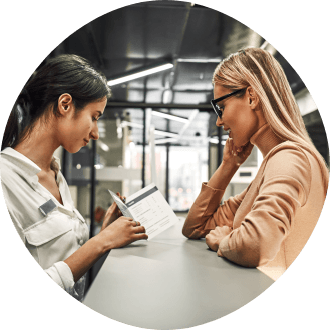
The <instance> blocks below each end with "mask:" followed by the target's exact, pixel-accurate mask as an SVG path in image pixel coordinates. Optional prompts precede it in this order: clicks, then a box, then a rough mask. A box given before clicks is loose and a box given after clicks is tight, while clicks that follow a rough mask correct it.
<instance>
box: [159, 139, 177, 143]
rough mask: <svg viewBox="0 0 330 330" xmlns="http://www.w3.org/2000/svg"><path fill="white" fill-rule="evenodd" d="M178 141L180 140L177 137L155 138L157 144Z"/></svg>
mask: <svg viewBox="0 0 330 330" xmlns="http://www.w3.org/2000/svg"><path fill="white" fill-rule="evenodd" d="M176 141H178V139H176V138H168V139H158V140H155V144H161V143H168V142H176Z"/></svg>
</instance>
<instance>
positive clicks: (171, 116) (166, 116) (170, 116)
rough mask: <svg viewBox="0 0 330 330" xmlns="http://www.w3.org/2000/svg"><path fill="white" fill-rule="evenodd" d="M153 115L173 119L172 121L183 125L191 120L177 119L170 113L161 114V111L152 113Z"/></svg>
mask: <svg viewBox="0 0 330 330" xmlns="http://www.w3.org/2000/svg"><path fill="white" fill-rule="evenodd" d="M151 114H152V115H154V116H158V117H162V118H166V119H171V120H176V121H179V122H181V123H187V122H189V119H186V118H182V117H177V116H174V115H171V114H168V113H164V112H159V111H154V110H153V111H151Z"/></svg>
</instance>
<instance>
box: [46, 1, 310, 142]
mask: <svg viewBox="0 0 330 330" xmlns="http://www.w3.org/2000/svg"><path fill="white" fill-rule="evenodd" d="M260 32H262V31H260ZM264 42H265V40H264V39H263V38H262V37H261V36H260V35H259V34H257V33H255V32H254V31H252V30H251V29H249V28H248V27H247V26H245V25H243V24H241V23H240V22H238V21H236V20H235V19H233V18H231V17H229V16H226V15H225V14H223V13H221V12H218V11H215V10H213V9H210V8H207V7H204V6H200V5H194V4H191V3H189V2H181V1H148V2H140V3H137V4H134V5H130V6H127V7H123V8H120V9H118V10H115V11H112V12H109V13H106V14H104V15H103V16H101V17H99V18H97V19H95V20H94V21H91V22H89V23H87V24H86V25H85V26H83V27H81V28H80V29H79V30H77V31H76V32H74V33H72V34H71V35H70V36H68V38H67V39H65V40H64V41H63V42H62V43H61V44H60V45H58V47H56V48H55V49H54V50H53V51H52V52H51V53H50V55H49V57H53V56H56V55H58V54H62V53H74V54H77V55H80V56H83V57H85V58H87V59H89V60H90V61H91V62H92V63H93V64H94V66H96V67H97V68H98V69H100V70H102V71H103V72H104V74H105V75H106V77H107V78H108V79H109V80H110V79H111V78H113V77H116V76H118V75H121V74H124V73H126V72H128V71H130V70H133V69H137V68H140V67H144V66H148V65H151V64H154V63H158V62H162V61H164V60H167V61H170V62H172V63H173V64H174V67H173V68H172V69H170V70H167V71H163V72H161V73H156V74H153V75H150V76H148V77H145V78H139V79H136V80H133V81H130V82H127V83H124V84H120V85H116V86H113V87H112V94H113V95H112V98H111V99H110V100H109V102H108V106H107V109H106V116H105V117H106V118H115V117H119V118H121V120H128V121H131V122H133V123H137V124H142V123H143V113H142V111H141V110H138V108H139V107H140V106H147V107H149V106H150V105H152V106H153V108H154V107H155V106H156V105H161V104H163V105H164V108H159V107H157V110H158V111H162V112H170V113H174V114H177V115H179V116H181V117H185V118H189V117H191V118H193V119H192V120H191V121H190V123H189V124H187V125H185V124H183V123H179V122H174V121H172V120H171V121H167V120H166V119H164V118H159V117H155V116H151V118H152V119H151V122H149V124H151V125H153V126H154V127H155V129H156V130H163V131H170V132H172V133H179V134H181V137H183V138H182V139H180V141H177V142H173V143H177V144H181V145H182V144H183V145H184V144H185V143H188V144H189V145H191V144H193V143H195V142H196V141H197V140H198V138H199V139H201V138H203V137H208V136H211V135H216V134H217V133H216V132H217V131H216V126H215V120H216V117H215V115H214V114H213V111H212V110H211V109H210V108H209V105H210V100H211V98H212V96H213V92H212V83H211V80H212V75H213V72H214V69H215V67H216V65H217V64H218V63H219V62H220V60H221V59H223V58H224V57H226V56H227V55H229V54H230V53H232V52H236V51H238V50H239V49H241V48H242V47H245V46H255V47H260V46H261V45H263V44H264ZM275 57H276V58H277V59H278V60H279V61H280V63H281V64H282V66H283V68H284V71H285V72H286V74H287V76H288V80H289V82H290V84H291V87H292V90H293V92H294V93H295V92H297V91H299V90H301V89H302V88H304V87H305V86H304V84H303V82H302V81H301V79H300V77H299V76H298V75H297V73H296V72H295V71H294V70H293V68H292V67H291V66H290V65H289V63H287V62H286V60H285V59H284V58H283V57H282V56H281V54H280V53H279V52H276V53H275ZM127 102H129V104H127ZM124 103H125V104H124ZM182 105H185V106H186V107H187V106H188V107H189V109H181V110H179V109H180V106H182ZM195 109H200V111H197V112H196V111H195V112H193V110H195ZM127 113H128V114H129V115H127ZM125 114H126V115H125ZM131 138H132V140H133V141H134V142H136V143H141V142H142V133H141V129H140V128H137V127H133V128H131ZM156 138H164V137H162V136H156ZM184 138H186V140H184ZM185 141H186V142H185ZM187 141H188V142H187ZM194 141H195V142H194ZM196 143H197V142H196Z"/></svg>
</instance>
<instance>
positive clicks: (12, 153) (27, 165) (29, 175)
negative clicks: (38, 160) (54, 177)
mask: <svg viewBox="0 0 330 330" xmlns="http://www.w3.org/2000/svg"><path fill="white" fill-rule="evenodd" d="M1 155H6V156H9V157H10V161H11V162H12V163H13V164H15V165H16V166H17V167H18V168H19V169H20V170H21V171H23V172H24V174H25V175H24V177H25V179H26V180H27V181H28V182H30V183H31V184H32V185H33V186H35V185H36V184H37V183H38V176H37V174H38V173H39V172H40V171H41V168H40V167H39V166H38V165H37V164H35V163H34V162H33V161H32V160H30V159H29V158H27V157H26V156H24V155H23V154H21V153H20V152H18V151H17V150H15V149H13V148H10V147H7V148H5V149H4V150H2V151H1ZM53 158H54V160H55V162H56V163H57V165H58V169H59V170H60V169H61V162H60V160H59V158H57V157H55V156H53Z"/></svg>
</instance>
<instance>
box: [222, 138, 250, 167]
mask: <svg viewBox="0 0 330 330" xmlns="http://www.w3.org/2000/svg"><path fill="white" fill-rule="evenodd" d="M252 149H253V144H252V143H251V142H250V141H249V142H248V143H247V144H246V145H245V146H242V147H236V146H235V145H234V142H233V139H232V138H228V139H227V141H226V144H225V147H224V149H223V159H222V161H223V162H226V163H228V164H232V165H234V166H240V165H242V164H243V163H244V162H245V161H246V159H247V158H248V157H249V156H250V154H251V152H252Z"/></svg>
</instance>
